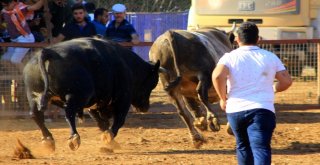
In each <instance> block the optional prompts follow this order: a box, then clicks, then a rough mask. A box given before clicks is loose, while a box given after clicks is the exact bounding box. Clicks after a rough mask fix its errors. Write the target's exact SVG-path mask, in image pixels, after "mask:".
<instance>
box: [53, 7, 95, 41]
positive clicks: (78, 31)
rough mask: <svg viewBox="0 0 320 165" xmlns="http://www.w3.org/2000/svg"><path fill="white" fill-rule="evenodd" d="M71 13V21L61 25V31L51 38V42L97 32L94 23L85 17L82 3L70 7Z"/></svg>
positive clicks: (90, 35) (92, 34) (86, 35)
mask: <svg viewBox="0 0 320 165" xmlns="http://www.w3.org/2000/svg"><path fill="white" fill-rule="evenodd" d="M72 14H73V19H74V20H73V22H71V23H69V24H67V25H65V26H64V27H63V29H62V31H61V33H60V34H59V35H58V36H57V37H56V38H54V39H53V40H52V42H53V43H58V42H61V41H63V40H71V39H74V38H80V37H92V36H94V35H96V34H97V32H96V28H95V26H94V24H92V23H91V22H89V21H87V20H86V19H85V18H86V9H85V7H84V6H83V5H82V4H75V5H74V6H73V7H72Z"/></svg>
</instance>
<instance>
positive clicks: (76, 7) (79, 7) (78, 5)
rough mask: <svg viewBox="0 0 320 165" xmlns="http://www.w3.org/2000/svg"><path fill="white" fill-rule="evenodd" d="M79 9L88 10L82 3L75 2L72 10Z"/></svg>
mask: <svg viewBox="0 0 320 165" xmlns="http://www.w3.org/2000/svg"><path fill="white" fill-rule="evenodd" d="M79 9H82V10H84V11H86V8H85V7H84V6H83V5H82V4H79V3H77V4H74V5H73V6H72V8H71V11H72V12H74V11H75V10H79Z"/></svg>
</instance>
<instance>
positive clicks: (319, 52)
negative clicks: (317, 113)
mask: <svg viewBox="0 0 320 165" xmlns="http://www.w3.org/2000/svg"><path fill="white" fill-rule="evenodd" d="M317 83H318V84H317V86H318V104H320V42H317Z"/></svg>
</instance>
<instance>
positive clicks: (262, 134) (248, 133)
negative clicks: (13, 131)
mask: <svg viewBox="0 0 320 165" xmlns="http://www.w3.org/2000/svg"><path fill="white" fill-rule="evenodd" d="M237 33H238V36H237V42H238V43H239V46H240V47H239V48H238V49H236V50H233V51H232V52H230V53H226V54H225V55H224V56H222V57H221V59H220V60H219V62H218V64H217V66H216V68H215V70H214V71H213V74H212V81H213V84H214V87H215V89H216V91H217V93H218V95H219V97H220V106H221V108H222V109H223V110H225V111H226V113H227V118H228V121H229V123H230V126H231V129H232V131H233V133H234V135H235V137H236V143H237V159H238V164H245V165H249V164H255V165H258V164H259V165H260V164H271V147H270V143H271V137H272V133H273V130H274V128H275V126H276V121H275V109H274V93H275V92H281V91H284V90H286V89H288V88H289V87H290V86H291V84H292V80H291V76H290V75H289V73H288V72H287V70H286V69H285V67H284V66H283V64H282V63H281V61H280V59H279V58H278V57H277V56H276V55H275V54H273V53H271V52H269V51H266V50H263V49H261V48H259V47H258V46H257V42H258V39H259V30H258V27H257V26H256V25H255V24H254V23H251V22H244V23H242V24H241V25H240V27H239V29H238V31H237ZM275 78H276V79H277V80H278V82H277V83H276V84H275V85H274V86H273V83H274V79H275Z"/></svg>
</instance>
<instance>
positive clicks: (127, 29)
mask: <svg viewBox="0 0 320 165" xmlns="http://www.w3.org/2000/svg"><path fill="white" fill-rule="evenodd" d="M112 11H113V14H114V17H115V20H113V21H111V22H110V24H109V25H108V27H107V31H106V38H107V39H110V40H113V41H116V42H132V43H134V44H138V43H139V36H138V34H137V32H136V30H135V29H134V27H133V26H132V25H131V24H130V23H129V22H128V21H127V20H126V19H125V16H126V13H125V12H126V7H125V6H124V5H123V4H115V5H113V6H112Z"/></svg>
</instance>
